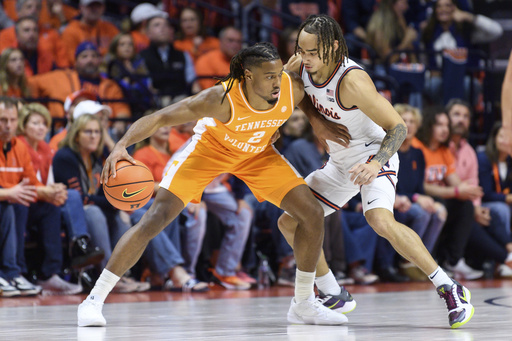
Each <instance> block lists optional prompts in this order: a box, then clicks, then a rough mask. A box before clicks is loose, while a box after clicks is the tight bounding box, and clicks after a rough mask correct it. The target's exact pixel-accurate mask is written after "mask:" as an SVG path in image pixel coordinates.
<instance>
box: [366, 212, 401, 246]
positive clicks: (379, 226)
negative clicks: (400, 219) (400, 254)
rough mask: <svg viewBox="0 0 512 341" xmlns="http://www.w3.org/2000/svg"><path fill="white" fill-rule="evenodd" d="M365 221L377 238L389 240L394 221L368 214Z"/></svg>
mask: <svg viewBox="0 0 512 341" xmlns="http://www.w3.org/2000/svg"><path fill="white" fill-rule="evenodd" d="M366 220H367V221H368V224H370V226H371V227H372V228H373V230H374V231H375V232H376V233H377V234H378V235H379V236H381V237H383V238H385V239H388V240H389V238H391V236H392V231H393V226H394V220H392V219H389V218H384V217H378V216H376V215H369V214H367V216H366Z"/></svg>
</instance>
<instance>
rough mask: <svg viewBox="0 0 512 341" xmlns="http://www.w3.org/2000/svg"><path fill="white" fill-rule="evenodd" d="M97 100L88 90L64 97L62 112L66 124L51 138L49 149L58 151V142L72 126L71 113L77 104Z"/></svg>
mask: <svg viewBox="0 0 512 341" xmlns="http://www.w3.org/2000/svg"><path fill="white" fill-rule="evenodd" d="M97 99H98V96H97V95H96V94H95V93H93V92H90V91H88V90H78V91H75V92H73V93H72V94H70V95H68V96H67V97H66V99H65V100H64V112H65V113H66V120H67V123H66V126H65V127H64V128H62V129H61V130H60V131H59V132H58V133H57V134H55V135H53V136H52V138H51V139H50V143H49V145H50V148H52V149H53V150H58V149H59V143H60V141H62V140H64V138H65V137H66V134H67V133H68V130H69V128H70V127H71V124H73V111H74V110H75V107H76V106H77V105H78V103H80V102H81V101H85V100H91V101H96V100H97Z"/></svg>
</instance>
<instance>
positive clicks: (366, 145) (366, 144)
mask: <svg viewBox="0 0 512 341" xmlns="http://www.w3.org/2000/svg"><path fill="white" fill-rule="evenodd" d="M373 142H375V140H373V141H372V142H370V143H365V144H364V146H365V147H368V146H369V145H371V144H372V143H373Z"/></svg>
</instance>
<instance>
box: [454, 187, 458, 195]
mask: <svg viewBox="0 0 512 341" xmlns="http://www.w3.org/2000/svg"><path fill="white" fill-rule="evenodd" d="M454 190H455V198H458V197H459V187H457V186H455V188H454Z"/></svg>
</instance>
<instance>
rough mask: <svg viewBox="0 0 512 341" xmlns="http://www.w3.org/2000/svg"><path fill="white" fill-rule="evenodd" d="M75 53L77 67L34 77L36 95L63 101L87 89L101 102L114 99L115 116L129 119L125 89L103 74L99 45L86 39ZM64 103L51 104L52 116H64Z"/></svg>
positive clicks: (32, 85)
mask: <svg viewBox="0 0 512 341" xmlns="http://www.w3.org/2000/svg"><path fill="white" fill-rule="evenodd" d="M75 56H76V60H75V70H71V69H67V70H55V71H51V72H48V73H46V74H42V75H37V76H34V77H32V78H30V79H29V85H30V87H31V88H32V90H33V92H34V97H37V98H49V99H53V100H59V101H61V103H62V102H64V100H65V99H66V97H67V96H68V95H69V94H71V93H73V92H74V91H77V90H80V89H84V90H88V91H91V92H92V93H94V94H96V95H97V96H98V100H100V101H113V102H112V103H109V104H110V106H111V108H112V117H113V118H129V117H130V115H131V112H130V107H129V106H128V104H126V103H122V99H123V92H122V90H121V88H119V86H118V85H117V84H116V82H114V81H113V80H111V79H107V78H104V77H102V76H101V75H100V71H99V66H100V63H101V58H100V55H99V53H98V49H97V48H96V46H95V45H94V44H92V43H90V42H83V43H81V44H80V45H79V46H78V47H77V49H76V52H75ZM55 84H59V86H55ZM61 103H58V102H53V101H52V102H49V103H48V109H49V110H50V114H51V115H52V117H64V108H63V106H62V104H61Z"/></svg>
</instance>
